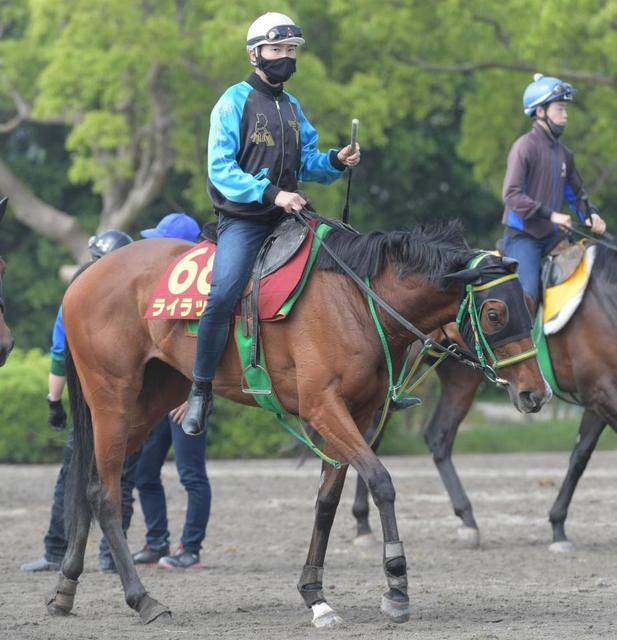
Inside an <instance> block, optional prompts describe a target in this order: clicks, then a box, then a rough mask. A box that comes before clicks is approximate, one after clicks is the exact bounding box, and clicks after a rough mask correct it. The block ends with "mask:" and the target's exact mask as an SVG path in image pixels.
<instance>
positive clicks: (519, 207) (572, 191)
mask: <svg viewBox="0 0 617 640" xmlns="http://www.w3.org/2000/svg"><path fill="white" fill-rule="evenodd" d="M586 198H587V194H586V193H585V189H584V187H583V180H582V178H581V176H580V174H579V172H578V171H577V169H576V165H575V164H574V155H573V154H572V152H571V151H570V149H568V147H566V146H564V145H563V144H561V143H560V142H559V141H558V140H557V139H555V138H554V137H553V136H552V135H551V134H550V133H549V132H548V131H547V130H546V129H545V128H544V127H543V126H542V125H541V124H540V123H539V122H537V121H536V122H534V123H533V127H532V129H531V131H529V133H526V134H525V135H523V136H521V137H520V138H519V139H518V140H517V141H516V142H515V143H514V144H513V145H512V148H511V149H510V153H509V154H508V166H507V169H506V175H505V178H504V181H503V201H504V204H505V210H504V213H503V218H502V222H503V224H505V225H507V226H508V227H510V228H511V229H515V230H517V231H518V232H523V233H526V234H528V235H530V236H533V237H534V238H544V237H545V236H547V235H549V234H550V233H551V232H552V231H553V229H554V228H555V226H554V225H553V223H552V222H551V221H550V217H551V213H552V212H553V211H559V212H561V211H562V207H563V204H564V200H568V202H569V203H570V205H571V207H572V208H573V209H574V210H575V212H576V214H577V215H578V216H579V218H580V219H581V220H584V219H585V218H586V207H585V205H584V203H583V200H585V199H586Z"/></svg>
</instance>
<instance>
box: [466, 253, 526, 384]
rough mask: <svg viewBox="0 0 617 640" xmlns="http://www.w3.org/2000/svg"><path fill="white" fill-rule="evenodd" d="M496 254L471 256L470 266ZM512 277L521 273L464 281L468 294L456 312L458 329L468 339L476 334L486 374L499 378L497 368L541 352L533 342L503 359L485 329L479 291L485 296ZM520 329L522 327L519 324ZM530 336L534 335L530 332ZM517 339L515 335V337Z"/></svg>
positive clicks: (481, 361)
mask: <svg viewBox="0 0 617 640" xmlns="http://www.w3.org/2000/svg"><path fill="white" fill-rule="evenodd" d="M494 255H495V254H493V253H490V252H482V253H480V254H478V255H477V256H475V257H474V258H473V259H472V260H471V262H470V263H469V264H468V266H467V268H468V269H473V268H475V267H477V266H478V265H479V264H480V263H481V262H482V261H483V260H485V259H486V258H488V257H489V256H494ZM510 280H518V274H517V273H516V272H514V273H508V274H506V275H503V276H499V277H497V278H495V279H493V280H490V281H489V282H486V283H484V284H477V285H474V284H467V285H465V295H464V297H463V299H462V301H461V304H460V306H459V310H458V313H457V315H456V326H457V328H458V330H459V333H460V334H461V335H462V336H463V338H464V339H465V341H466V342H467V338H468V337H472V338H473V343H474V345H473V346H474V348H475V352H476V356H477V358H478V361H479V363H480V365H481V366H482V368H483V369H484V371H485V373H486V374H487V377H488V378H489V379H491V380H493V381H496V380H497V375H496V374H495V371H496V370H497V369H503V368H504V367H509V366H510V365H513V364H517V363H518V362H522V361H523V360H527V359H528V358H533V357H534V356H535V355H536V354H537V353H538V349H537V348H536V346H535V345H534V346H533V347H532V348H531V349H528V350H527V351H523V352H522V353H517V354H516V355H513V356H510V357H508V358H502V359H501V360H500V359H499V358H498V357H497V356H496V355H495V352H494V351H493V348H492V347H491V345H490V344H489V339H488V338H487V337H486V334H485V332H484V329H482V325H481V323H480V312H479V310H478V305H477V299H476V297H477V295H478V294H480V295H481V296H484V295H485V292H486V291H487V290H488V289H492V288H494V287H498V286H500V285H503V284H505V283H506V282H509V281H510ZM466 320H467V321H468V322H469V327H468V328H467V331H465V327H464V324H465V322H466ZM521 325H522V321H521ZM517 329H520V328H518V327H517ZM530 330H531V325H529V331H528V332H527V333H530ZM515 333H517V335H521V334H524V333H525V331H521V330H518V331H515ZM470 334H471V335H470ZM529 337H531V335H530V336H529ZM514 339H515V338H512V340H514ZM469 346H471V345H469Z"/></svg>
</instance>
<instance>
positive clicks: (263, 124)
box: [251, 113, 274, 147]
mask: <svg viewBox="0 0 617 640" xmlns="http://www.w3.org/2000/svg"><path fill="white" fill-rule="evenodd" d="M251 140H252V141H253V142H254V143H255V144H265V145H266V146H268V147H273V146H274V138H273V137H272V134H271V133H270V132H269V131H268V118H266V116H265V115H264V114H263V113H258V114H257V121H256V122H255V129H254V130H253V133H252V134H251Z"/></svg>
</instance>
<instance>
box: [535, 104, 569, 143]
mask: <svg viewBox="0 0 617 640" xmlns="http://www.w3.org/2000/svg"><path fill="white" fill-rule="evenodd" d="M540 120H542V121H543V122H546V126H547V127H548V128H549V131H550V132H551V133H552V134H553V136H554V137H555V138H559V137H560V136H561V134H562V133H563V132H564V131H565V129H566V125H565V124H557V123H556V122H553V121H552V120H551V119H550V118H549V117H548V113H547V112H546V109H544V117H542V118H540Z"/></svg>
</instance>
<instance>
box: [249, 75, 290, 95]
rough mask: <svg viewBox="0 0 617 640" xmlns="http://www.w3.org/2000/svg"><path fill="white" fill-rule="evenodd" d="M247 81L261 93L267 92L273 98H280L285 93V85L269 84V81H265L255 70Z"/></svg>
mask: <svg viewBox="0 0 617 640" xmlns="http://www.w3.org/2000/svg"><path fill="white" fill-rule="evenodd" d="M246 81H247V82H248V83H249V84H250V85H251V87H253V89H255V90H256V91H259V92H260V93H265V94H266V95H267V96H270V97H271V98H280V97H281V96H282V95H283V85H282V84H281V85H279V86H278V87H273V86H271V85H269V84H268V83H267V82H264V81H263V80H262V79H261V78H260V77H259V76H258V75H257V73H255V71H253V73H251V75H250V76H249V77H248V78H247V79H246Z"/></svg>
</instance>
